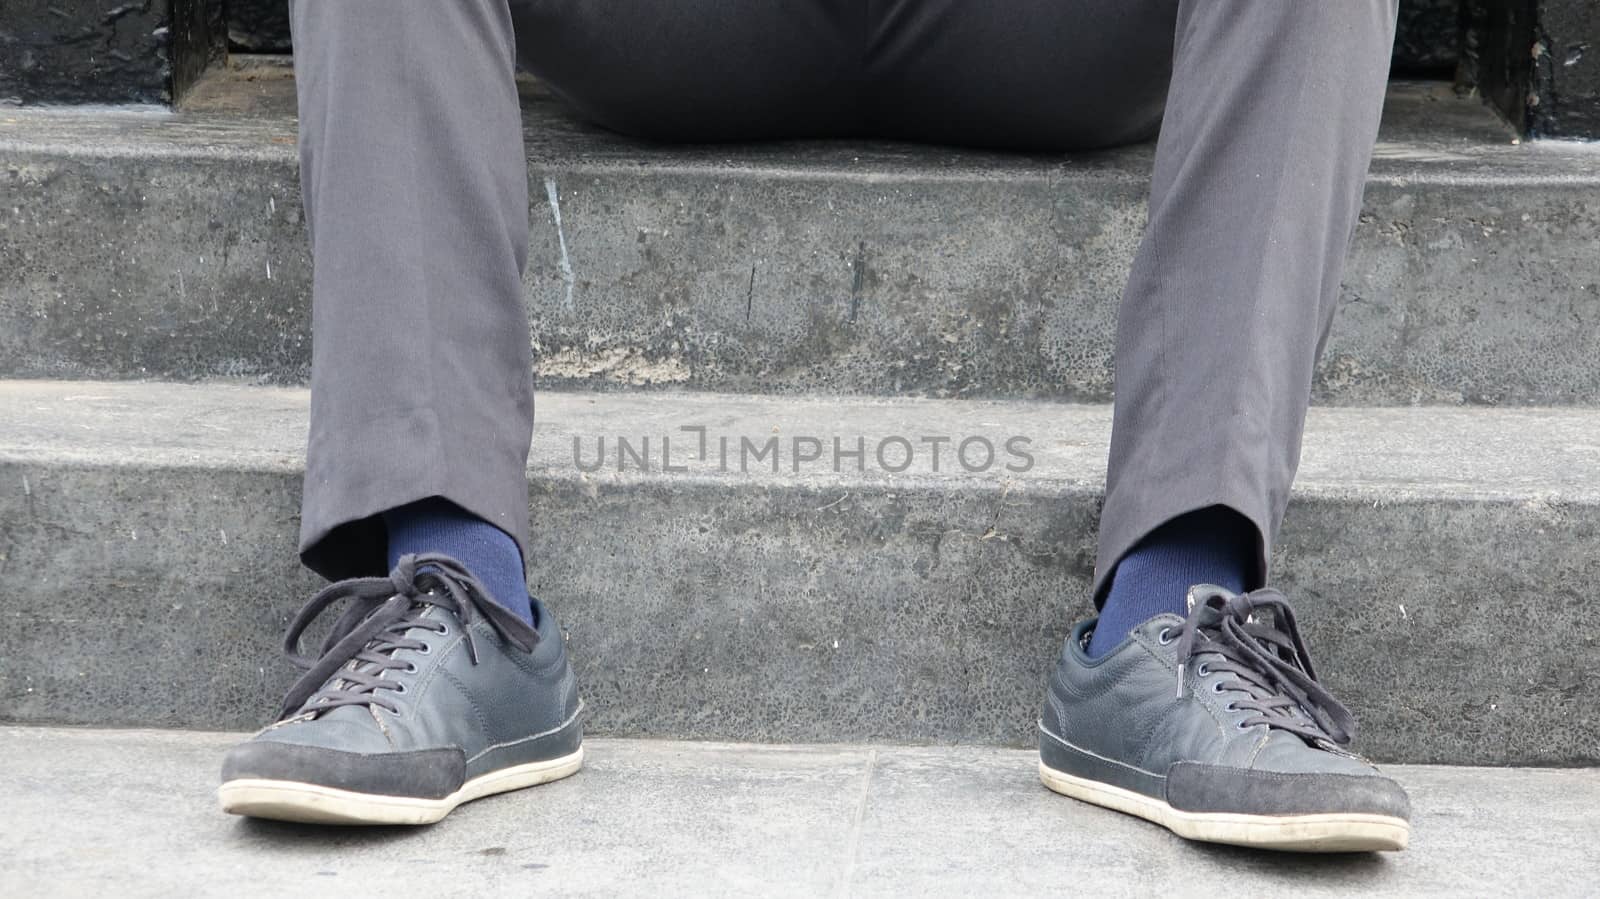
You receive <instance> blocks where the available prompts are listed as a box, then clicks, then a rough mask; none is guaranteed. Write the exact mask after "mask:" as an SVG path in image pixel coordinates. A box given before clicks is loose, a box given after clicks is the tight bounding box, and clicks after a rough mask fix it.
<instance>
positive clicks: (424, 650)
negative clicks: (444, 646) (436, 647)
mask: <svg viewBox="0 0 1600 899" xmlns="http://www.w3.org/2000/svg"><path fill="white" fill-rule="evenodd" d="M416 653H417V655H419V656H426V655H432V654H433V647H432V646H431V645H429V644H427V643H424V644H422V646H421V647H420V648H418V649H417V650H416Z"/></svg>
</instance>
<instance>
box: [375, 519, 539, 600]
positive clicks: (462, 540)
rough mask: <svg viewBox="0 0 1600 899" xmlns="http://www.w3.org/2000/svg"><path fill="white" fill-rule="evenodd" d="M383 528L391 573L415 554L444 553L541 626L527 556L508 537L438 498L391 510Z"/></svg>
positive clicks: (495, 595) (501, 598)
mask: <svg viewBox="0 0 1600 899" xmlns="http://www.w3.org/2000/svg"><path fill="white" fill-rule="evenodd" d="M383 523H384V524H385V525H386V526H387V527H388V528H389V567H390V568H393V567H394V566H395V564H396V563H397V562H399V561H400V557H401V556H404V555H408V554H410V553H444V554H445V555H447V556H451V557H454V558H456V559H458V560H460V562H461V564H463V565H465V566H467V570H468V571H470V572H472V573H473V575H474V576H476V577H477V579H478V580H480V581H482V582H483V585H484V586H485V587H488V588H489V593H490V595H491V596H492V597H493V598H494V600H495V602H498V603H499V604H501V605H503V606H505V607H506V608H508V609H510V610H511V611H513V612H515V613H517V614H518V615H520V616H522V619H523V620H524V621H527V622H528V623H529V624H533V625H537V622H535V621H534V620H533V602H532V600H530V599H529V598H528V582H527V580H526V579H525V578H526V574H525V572H524V571H523V568H522V552H521V550H519V549H517V541H515V540H512V539H511V536H510V535H509V534H507V533H506V532H505V531H502V530H500V529H499V528H497V527H495V526H494V525H492V524H490V523H489V522H487V521H484V520H483V519H481V518H479V517H477V516H476V515H473V514H472V513H471V512H468V511H467V510H465V509H463V508H461V507H460V506H458V505H456V504H455V503H452V502H450V501H449V500H447V499H443V498H441V497H437V496H436V497H433V498H431V499H425V500H420V501H418V502H414V503H410V504H407V505H404V506H401V507H400V508H398V509H390V510H389V511H387V512H385V513H383Z"/></svg>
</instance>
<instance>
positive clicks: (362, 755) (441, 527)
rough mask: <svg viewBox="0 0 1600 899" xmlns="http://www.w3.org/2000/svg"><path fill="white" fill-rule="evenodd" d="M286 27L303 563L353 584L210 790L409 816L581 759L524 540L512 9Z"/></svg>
mask: <svg viewBox="0 0 1600 899" xmlns="http://www.w3.org/2000/svg"><path fill="white" fill-rule="evenodd" d="M291 14H292V25H293V29H294V40H295V71H296V78H297V80H298V88H299V96H300V128H301V134H300V145H301V155H302V172H301V181H302V189H303V191H304V193H305V207H306V217H307V221H308V224H309V226H310V231H311V243H312V253H313V257H314V262H315V266H316V269H315V275H314V281H313V288H312V290H313V297H312V305H313V313H312V314H313V334H314V340H315V346H314V350H313V358H312V400H311V439H310V446H309V452H308V462H307V474H306V484H305V510H304V522H303V528H302V554H303V558H304V560H305V562H306V563H307V564H308V565H310V566H311V567H312V568H314V569H316V570H317V571H318V572H320V573H322V574H324V575H326V576H327V577H329V578H353V577H355V576H361V575H365V576H368V577H361V578H357V579H352V580H345V581H342V582H340V583H337V584H334V585H333V586H331V587H329V588H327V589H326V590H324V591H323V592H321V593H319V594H318V595H317V596H316V597H313V598H312V600H311V601H310V602H309V603H307V605H306V607H305V609H303V610H302V611H301V612H300V614H299V615H297V616H296V617H295V620H294V621H293V622H292V623H291V624H290V627H289V634H288V637H287V639H286V643H287V645H288V647H289V649H290V652H291V657H292V658H293V659H294V661H295V662H296V663H297V664H299V665H300V667H302V668H304V669H306V671H305V673H304V675H303V676H302V677H301V678H300V680H299V681H298V682H297V683H296V684H295V685H294V687H292V688H291V689H290V691H289V695H288V696H287V697H286V698H285V699H284V703H283V707H282V709H281V711H280V714H279V720H278V721H277V723H275V724H273V725H272V726H271V727H269V728H267V729H266V730H264V731H262V732H261V733H259V734H257V735H256V736H255V737H254V738H253V739H251V740H249V741H247V742H245V743H242V744H240V745H239V746H236V747H234V749H233V750H232V751H230V752H229V753H228V755H227V757H226V759H225V760H224V763H223V774H222V779H223V784H222V788H221V790H220V791H219V796H220V800H221V803H222V807H223V809H224V810H226V811H230V812H234V813H237V814H244V815H253V816H260V817H268V818H282V819H287V820H295V821H312V822H327V823H351V824H376V823H388V824H420V823H427V822H431V821H437V820H438V819H440V818H442V817H443V816H444V815H446V814H447V813H449V812H450V810H451V809H453V808H455V806H456V805H458V804H460V803H462V802H465V801H468V800H471V799H475V798H477V797H479V796H482V795H487V794H489V793H495V792H501V791H504V790H511V789H516V788H519V787H526V786H532V785H534V784H538V783H543V782H546V781H549V780H554V779H557V778H560V777H565V776H567V775H569V774H571V773H573V772H574V771H576V770H577V769H578V767H579V766H580V765H581V764H582V761H583V747H582V737H583V732H582V725H581V722H580V720H579V713H580V711H581V708H582V705H581V703H580V702H579V700H578V693H577V683H576V680H575V678H574V677H573V674H572V670H571V668H570V667H569V665H568V663H567V658H566V651H565V647H564V643H565V641H564V640H563V639H562V635H561V631H560V629H559V627H558V626H557V625H556V623H555V621H554V619H553V618H551V616H550V613H549V611H548V610H547V609H545V608H544V607H543V606H542V605H541V604H540V603H538V602H537V601H530V600H529V598H528V596H527V587H526V580H525V578H524V574H523V568H522V553H521V550H520V549H519V546H520V545H525V538H524V533H525V529H526V526H527V480H526V473H525V465H526V459H527V452H528V442H529V438H530V433H531V428H532V417H533V406H532V395H531V387H530V383H529V382H530V366H529V355H530V354H529V341H528V333H527V324H526V320H525V313H524V311H523V305H522V287H521V272H522V266H523V263H524V259H525V257H526V253H527V249H526V247H527V219H528V200H527V167H526V162H525V161H524V158H523V140H522V129H521V121H520V120H521V114H520V108H519V106H518V102H517V93H516V85H515V83H514V81H513V69H512V66H513V59H514V56H515V42H514V38H513V34H512V24H511V17H510V12H509V9H508V8H507V5H506V0H448V2H445V0H298V2H295V3H294V4H293V5H292V12H291ZM386 555H387V556H390V558H388V559H386V558H385V556H386ZM389 563H393V564H392V567H391V565H390V564H389ZM385 571H388V572H390V573H389V576H388V577H371V575H378V574H382V573H383V572H385ZM340 601H347V602H348V605H347V606H346V607H345V611H344V613H343V614H342V615H341V616H340V617H339V619H338V620H337V621H336V622H335V623H334V624H333V625H332V627H331V631H332V632H331V635H330V636H329V637H328V638H327V639H326V640H325V641H324V642H323V643H322V646H321V648H320V650H316V651H314V652H306V653H302V651H301V649H300V642H301V638H302V635H303V633H304V631H305V630H306V629H307V627H308V626H309V625H310V624H311V623H312V622H313V621H314V620H315V619H316V618H317V617H319V616H320V615H321V614H322V613H323V612H324V611H326V610H327V609H328V608H329V607H331V606H332V605H334V604H335V603H338V602H340Z"/></svg>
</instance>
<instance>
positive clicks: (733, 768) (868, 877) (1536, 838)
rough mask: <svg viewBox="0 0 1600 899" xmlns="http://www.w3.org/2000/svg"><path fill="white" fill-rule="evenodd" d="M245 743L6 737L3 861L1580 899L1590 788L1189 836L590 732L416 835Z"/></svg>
mask: <svg viewBox="0 0 1600 899" xmlns="http://www.w3.org/2000/svg"><path fill="white" fill-rule="evenodd" d="M241 736H242V735H238V734H212V733H183V732H152V731H104V730H54V729H30V728H0V753H3V755H4V757H5V758H6V759H7V763H6V770H5V772H4V773H3V774H0V784H4V785H5V793H6V803H7V813H6V814H5V815H3V816H0V869H3V871H4V873H3V875H0V879H3V880H4V882H5V884H6V886H7V889H8V891H9V892H10V893H11V894H13V895H21V896H37V897H49V896H74V897H75V896H82V895H88V894H94V893H101V892H105V891H107V890H108V889H114V890H115V891H116V893H117V895H119V896H130V897H142V896H163V897H165V896H173V895H185V896H187V895H205V896H213V895H217V896H222V895H226V896H281V895H286V894H288V895H293V894H297V893H298V894H303V895H313V896H320V895H325V894H337V895H341V896H380V895H457V894H460V895H467V894H473V895H490V894H495V893H503V892H505V891H507V890H511V891H514V892H523V891H527V890H530V889H531V890H533V891H535V892H538V893H540V894H550V895H563V896H588V895H603V896H636V895H649V896H661V895H668V896H680V895H693V896H713V895H738V896H750V895H762V896H821V895H834V896H907V895H918V896H1039V895H1045V894H1051V893H1059V892H1061V891H1062V885H1063V884H1070V888H1071V891H1072V892H1073V893H1077V894H1084V895H1094V896H1122V895H1140V896H1148V895H1170V896H1190V895H1236V896H1269V895H1288V894H1293V895H1296V896H1346V895H1350V894H1352V893H1356V892H1359V893H1360V894H1361V895H1380V896H1450V897H1454V896H1459V895H1462V894H1463V893H1467V894H1472V895H1537V896H1585V895H1593V888H1594V872H1595V870H1597V869H1600V843H1597V842H1596V841H1595V839H1594V834H1595V833H1596V831H1597V829H1600V772H1597V771H1595V770H1549V769H1504V768H1439V767H1396V768H1393V769H1390V772H1389V773H1390V774H1392V775H1394V776H1395V777H1397V778H1398V779H1400V780H1401V782H1402V783H1404V784H1405V786H1406V787H1407V789H1408V790H1410V792H1411V797H1412V803H1413V805H1414V807H1415V812H1414V817H1413V824H1412V838H1411V848H1410V849H1408V850H1407V851H1405V852H1402V853H1390V854H1385V855H1383V856H1373V855H1348V856H1296V855H1283V854H1271V853H1262V852H1251V851H1248V850H1242V849H1232V848H1226V847H1210V846H1199V845H1192V844H1186V843H1184V842H1182V841H1181V840H1179V839H1178V838H1176V837H1173V836H1171V835H1170V834H1168V833H1167V832H1166V831H1164V830H1161V829H1160V828H1157V827H1155V826H1154V825H1150V824H1146V823H1144V822H1142V821H1139V820H1137V819H1134V818H1130V817H1127V816H1125V815H1121V814H1118V813H1116V812H1111V811H1106V810H1104V809H1100V808H1096V807H1094V806H1090V805H1085V804H1082V803H1079V802H1075V801H1073V800H1070V799H1067V798H1065V797H1061V796H1057V795H1056V794H1054V793H1051V792H1048V791H1047V790H1045V789H1044V788H1043V787H1042V786H1040V785H1039V781H1038V777H1037V774H1036V771H1037V769H1036V767H1035V765H1036V763H1037V762H1036V756H1035V755H1033V754H1032V753H1029V752H1023V751H1015V750H1003V749H988V748H974V747H943V748H931V747H930V748H911V747H874V746H750V745H728V744H709V743H674V742H654V741H634V740H604V739H592V740H590V741H589V742H588V750H589V755H588V762H587V764H586V766H585V767H584V770H583V771H581V772H579V773H578V774H577V775H575V776H573V777H571V778H568V779H566V780H563V781H559V782H556V783H553V784H548V785H546V786H542V787H537V788H534V789H533V790H529V791H524V792H520V793H514V794H511V795H506V796H497V797H492V798H488V799H482V800H479V801H477V802H474V803H471V804H469V805H465V806H462V807H461V808H460V809H457V810H456V812H455V813H454V814H452V815H451V816H450V817H449V818H446V819H445V820H444V822H442V823H440V824H437V825H434V826H432V827H427V828H421V829H417V830H405V831H397V830H394V829H387V830H385V829H378V828H352V829H327V828H321V829H319V828H313V827H307V826H299V825H287V824H278V823H271V822H256V821H247V820H242V819H238V818H233V817H230V816H226V815H223V814H222V813H221V812H219V811H217V809H216V798H215V789H216V777H217V769H218V765H219V764H220V758H221V754H222V752H223V751H224V749H225V748H226V747H227V746H229V745H231V744H232V743H233V742H234V741H235V740H238V739H240V738H241Z"/></svg>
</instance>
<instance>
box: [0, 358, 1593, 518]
mask: <svg viewBox="0 0 1600 899" xmlns="http://www.w3.org/2000/svg"><path fill="white" fill-rule="evenodd" d="M309 400H310V394H309V392H308V391H306V390H303V389H298V388H274V387H252V386H240V385H227V384H205V385H190V384H171V383H160V382H88V381H0V460H12V461H17V462H28V461H48V462H54V463H84V464H111V465H127V466H173V465H177V466H198V467H216V468H237V467H250V468H263V469H268V470H293V471H298V470H302V469H303V465H304V450H305V443H306V420H307V415H308V409H309ZM537 418H538V421H537V424H536V427H535V429H534V439H533V444H532V449H531V452H530V459H529V469H530V473H532V474H533V476H535V477H539V478H553V479H577V480H582V481H586V482H597V483H604V482H608V481H612V482H620V481H630V480H638V479H640V478H649V479H666V480H673V479H685V480H698V479H709V480H711V481H723V482H749V481H750V477H751V476H752V475H753V476H754V477H755V478H758V479H759V483H761V484H767V485H792V484H804V485H811V486H849V485H850V484H852V483H856V482H875V483H877V484H880V485H884V486H888V487H893V486H894V485H896V484H906V485H913V486H921V485H925V484H927V483H929V482H939V483H950V484H959V485H988V486H991V487H994V488H995V489H1004V490H1006V491H1008V492H1026V491H1035V492H1037V491H1043V492H1046V493H1053V492H1056V491H1060V490H1064V489H1065V490H1071V489H1077V488H1084V489H1099V488H1100V487H1101V486H1102V485H1103V482H1104V471H1105V463H1106V453H1107V449H1108V445H1109V440H1110V430H1111V410H1110V407H1109V406H1102V405H1092V404H1075V403H1048V402H1039V401H1017V400H1012V401H1005V400H945V399H918V398H870V397H856V396H843V397H784V396H765V395H751V394H713V393H657V392H650V393H585V392H569V391H540V392H539V394H538V411H537ZM684 427H691V428H694V427H699V428H705V429H706V431H707V434H708V436H709V440H710V441H711V444H712V445H711V446H710V447H709V448H708V450H709V451H708V453H707V456H708V458H706V459H703V460H702V459H700V458H698V452H699V449H698V439H699V436H698V432H696V431H684V430H682V428H684ZM619 435H620V436H622V437H624V438H626V439H627V440H628V441H629V442H630V446H632V447H633V448H635V449H638V448H640V447H641V446H642V445H643V440H642V438H646V437H648V438H649V446H650V452H651V455H650V456H649V457H648V464H649V466H650V467H649V470H648V471H641V470H639V466H638V464H637V463H636V462H635V461H634V460H633V458H632V457H631V456H630V457H628V459H627V460H626V461H625V462H624V463H622V464H623V470H621V471H619V470H618V464H619V462H618V453H617V449H616V444H615V439H616V437H617V436H619ZM719 435H722V436H727V437H728V438H729V440H730V443H729V450H728V453H727V455H726V458H727V460H728V461H727V466H726V467H727V470H723V465H722V462H721V460H722V458H724V457H723V456H722V454H721V453H720V452H719V450H718V448H717V446H716V438H717V437H718V436H719ZM898 435H905V436H906V439H907V440H909V441H910V442H911V443H912V444H914V449H915V454H914V455H913V456H912V457H911V460H910V463H911V464H910V466H909V467H908V468H906V470H905V471H903V472H888V471H885V470H884V469H883V468H881V467H880V463H879V461H878V460H877V459H876V447H877V446H878V445H879V444H880V442H881V441H882V440H883V439H885V438H891V437H895V436H898ZM662 436H666V437H667V438H668V439H669V440H670V441H672V443H673V446H674V447H675V448H674V449H673V450H672V456H671V458H670V462H671V464H672V466H673V468H666V467H664V466H663V462H664V461H665V460H663V458H662V456H661V451H662V445H661V438H662ZM857 436H861V437H864V438H865V439H866V444H865V445H866V447H867V452H868V456H867V461H866V463H865V464H866V466H867V469H868V470H867V471H864V472H861V471H857V470H856V468H854V467H852V466H854V465H855V463H854V462H853V461H851V459H850V458H846V459H844V461H843V463H842V464H841V465H840V466H839V468H840V470H838V471H835V470H834V469H833V458H832V457H833V450H832V446H833V440H834V438H836V437H837V438H839V439H840V440H841V441H842V444H841V445H842V446H843V447H845V448H846V449H852V450H853V449H854V448H855V446H856V442H855V438H856V437H857ZM922 436H943V437H949V438H950V440H949V441H948V442H946V443H944V444H942V447H941V457H940V459H939V460H938V465H937V470H935V465H934V460H933V458H932V454H931V449H930V445H929V444H926V443H923V442H921V437H922ZM1013 436H1023V437H1026V438H1028V441H1029V442H1028V443H1027V444H1026V446H1025V450H1026V452H1027V453H1028V454H1029V455H1030V456H1031V458H1032V464H1031V467H1029V468H1028V470H1026V471H1021V472H1016V471H1009V470H1007V468H1006V466H1007V465H1012V466H1017V467H1020V466H1022V465H1023V464H1024V460H1023V459H1022V458H1021V457H1020V456H1014V455H1010V454H1008V453H1007V452H1006V451H1005V450H1004V444H1005V442H1006V440H1007V439H1009V438H1011V437H1013ZM597 437H604V438H605V439H606V444H605V446H606V450H605V453H606V455H605V459H606V464H605V466H604V467H603V468H601V469H599V470H597V471H594V472H583V471H580V470H579V469H578V467H577V466H575V465H574V464H573V460H574V457H573V441H574V439H578V440H580V441H581V444H580V450H579V451H580V458H581V461H582V462H583V463H584V465H586V466H588V465H592V464H594V463H595V462H596V461H597V455H596V452H597V451H596V442H595V441H596V438H597ZM773 437H777V438H778V441H779V442H778V452H779V465H778V471H776V472H774V471H772V470H771V467H770V460H771V456H764V457H761V458H757V457H756V456H755V452H756V451H757V450H758V449H760V448H761V447H762V445H763V444H765V443H766V442H768V441H769V440H770V439H771V438H773ZM806 437H811V438H815V439H817V440H819V441H821V443H822V448H821V450H820V452H822V457H821V458H820V459H818V460H816V461H802V462H798V463H797V462H795V460H794V453H793V447H794V443H793V440H794V439H795V438H802V439H803V438H806ZM967 437H982V438H984V439H986V440H988V441H989V442H990V443H991V444H992V445H993V446H994V447H995V455H994V459H995V461H994V463H993V464H992V465H990V466H986V467H984V468H983V469H982V470H979V471H973V470H970V469H969V468H968V467H964V466H962V465H961V464H959V462H958V460H957V459H956V458H955V455H954V454H955V444H957V443H959V442H960V441H961V440H963V439H965V438H967ZM745 440H748V441H749V442H750V444H751V446H752V447H754V448H755V449H751V450H749V451H747V452H746V455H745V460H744V461H743V463H741V461H740V452H741V448H740V447H741V443H742V442H743V441H745ZM809 449H810V448H809V447H808V451H809ZM903 453H904V447H903V446H901V445H899V444H895V445H893V446H891V447H889V448H887V449H885V458H886V459H887V461H888V462H889V463H890V465H891V466H892V467H898V466H899V465H900V464H901V460H902V459H904V458H905V456H904V455H903ZM984 458H985V451H984V450H983V449H982V447H981V446H978V445H976V444H975V445H974V446H973V447H971V448H970V452H969V454H968V460H969V463H970V466H971V468H979V465H980V462H981V461H982V460H983V459H984ZM741 464H742V465H743V467H745V468H746V469H748V470H747V471H741V470H740V467H741ZM796 466H798V468H797V467H796ZM680 467H681V468H682V469H684V470H683V471H681V472H680V471H677V470H675V469H676V468H680ZM1597 470H1600V410H1595V409H1583V408H1502V409H1490V408H1473V407H1465V408H1463V407H1425V406H1424V407H1392V408H1313V409H1312V410H1311V412H1310V414H1309V417H1308V420H1307V426H1306V438H1305V448H1304V452H1303V456H1302V460H1301V468H1300V474H1299V477H1298V479H1297V481H1296V485H1295V486H1296V491H1297V492H1298V493H1300V494H1302V495H1304V496H1306V497H1315V496H1318V495H1324V494H1326V495H1330V496H1345V495H1363V496H1368V497H1370V498H1371V499H1372V500H1373V501H1374V502H1386V501H1399V500H1406V499H1415V498H1419V497H1430V496H1431V497H1438V496H1448V497H1451V498H1453V499H1458V500H1459V499H1483V500H1488V499H1520V500H1525V501H1529V502H1547V503H1561V502H1582V503H1591V502H1600V482H1597V481H1596V480H1595V478H1594V477H1593V473H1594V472H1595V471H1597Z"/></svg>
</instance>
